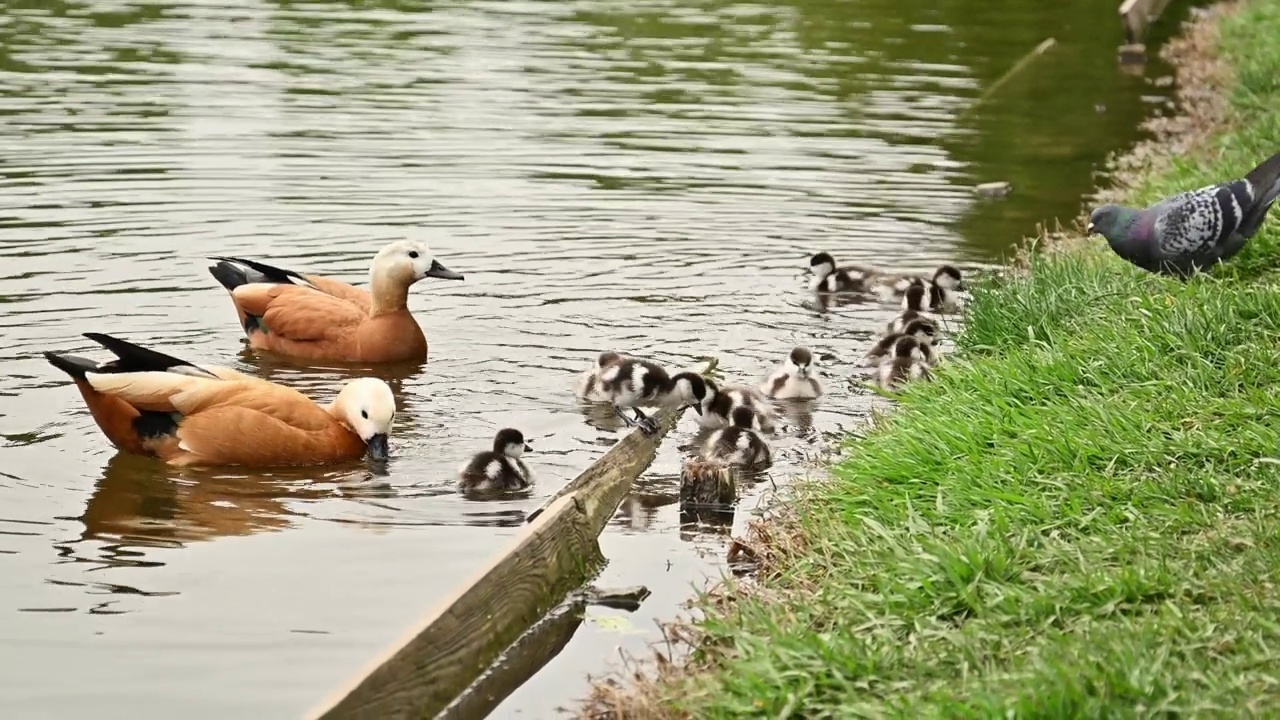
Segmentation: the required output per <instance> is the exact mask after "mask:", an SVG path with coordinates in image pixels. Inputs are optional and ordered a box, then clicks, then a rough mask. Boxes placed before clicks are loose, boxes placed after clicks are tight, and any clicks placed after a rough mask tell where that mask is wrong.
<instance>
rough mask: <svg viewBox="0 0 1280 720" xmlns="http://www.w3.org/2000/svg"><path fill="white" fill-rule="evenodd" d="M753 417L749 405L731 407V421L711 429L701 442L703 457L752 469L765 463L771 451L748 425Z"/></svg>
mask: <svg viewBox="0 0 1280 720" xmlns="http://www.w3.org/2000/svg"><path fill="white" fill-rule="evenodd" d="M754 420H755V413H753V412H752V411H751V408H749V407H747V406H745V405H744V406H740V407H737V408H734V410H733V416H732V418H731V422H732V424H731V425H729V427H726V428H721V429H719V430H716V431H715V432H713V433H711V435H710V436H709V437H708V438H707V441H706V444H705V445H703V450H702V454H703V457H705V458H706V459H708V460H719V461H721V462H726V463H729V464H731V465H738V466H741V467H746V468H752V469H759V468H763V467H767V466H768V465H769V464H770V463H771V461H772V453H771V452H770V450H769V443H767V442H765V439H764V438H763V437H761V436H760V433H758V432H756V431H755V430H754V429H753V428H752V427H751V424H752V422H754Z"/></svg>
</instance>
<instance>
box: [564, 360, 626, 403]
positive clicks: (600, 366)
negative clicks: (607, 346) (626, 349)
mask: <svg viewBox="0 0 1280 720" xmlns="http://www.w3.org/2000/svg"><path fill="white" fill-rule="evenodd" d="M624 357H627V355H626V354H624V353H620V352H615V351H613V350H606V351H604V352H602V353H600V356H599V357H598V358H596V364H595V365H593V366H592V367H589V368H587V369H586V370H583V371H582V374H581V375H579V376H578V386H577V387H576V388H575V389H574V394H575V395H577V396H578V398H579V399H580V400H588V401H593V402H605V401H607V400H608V398H606V397H603V396H602V395H601V393H600V373H601V372H603V371H604V369H605V368H607V367H609V366H610V365H612V364H614V363H615V362H618V361H619V360H621V359H622V358H624Z"/></svg>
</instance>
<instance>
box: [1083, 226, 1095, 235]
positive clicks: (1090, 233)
mask: <svg viewBox="0 0 1280 720" xmlns="http://www.w3.org/2000/svg"><path fill="white" fill-rule="evenodd" d="M1084 231H1085V233H1086V234H1089V235H1092V234H1093V223H1089V226H1088V227H1086V228H1085V229H1084Z"/></svg>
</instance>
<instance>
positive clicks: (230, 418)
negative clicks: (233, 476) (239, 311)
mask: <svg viewBox="0 0 1280 720" xmlns="http://www.w3.org/2000/svg"><path fill="white" fill-rule="evenodd" d="M85 337H87V338H89V339H90V340H93V341H94V342H96V343H98V344H99V345H102V346H103V347H105V348H106V349H107V350H110V351H111V353H112V354H114V355H115V356H116V358H115V359H114V360H110V361H108V362H105V363H96V362H94V361H92V360H87V359H85V358H82V357H77V356H75V355H59V354H56V353H51V352H46V353H45V358H47V359H48V360H49V362H50V363H52V364H53V366H54V367H56V368H58V369H59V370H62V371H63V372H65V373H67V374H68V375H70V376H71V378H72V379H73V380H75V383H76V387H77V388H79V389H80V394H81V395H82V396H83V397H84V401H85V404H86V405H88V406H89V412H90V414H92V415H93V419H94V422H96V423H97V424H98V428H99V429H101V430H102V432H103V434H104V435H106V436H107V439H108V440H110V441H111V444H112V445H115V446H116V448H118V449H120V450H124V451H125V452H130V453H134V454H137V455H149V456H152V457H158V458H160V459H161V460H164V461H165V462H167V463H169V464H170V465H178V466H187V465H202V466H221V465H239V466H245V467H274V466H285V465H326V464H330V463H340V462H346V461H351V460H358V459H359V458H360V457H361V456H363V455H364V454H365V453H366V452H367V453H368V454H369V456H370V458H372V459H375V460H385V459H386V458H387V450H388V448H387V436H388V435H389V434H390V432H391V424H392V422H393V421H394V419H395V412H396V406H395V398H394V397H393V396H392V394H391V388H390V387H389V386H388V385H387V384H386V383H385V382H383V381H382V380H379V379H377V378H360V379H357V380H352V381H351V382H348V383H347V384H346V385H345V386H344V387H343V388H342V391H341V392H339V393H338V397H337V398H335V399H334V401H333V402H332V403H330V404H328V405H318V404H316V402H315V401H314V400H312V399H311V398H308V397H307V396H306V395H303V394H302V393H300V392H297V391H296V390H291V389H289V388H287V387H284V386H282V385H277V384H275V383H272V382H267V381H266V380H262V379H260V378H256V377H252V376H249V375H245V374H243V373H239V372H236V371H235V370H232V369H230V368H224V367H217V366H212V365H194V364H192V363H189V362H186V361H185V360H179V359H178V358H175V357H170V356H169V355H165V354H164V353H160V352H156V351H155V350H149V349H147V348H144V347H140V346H138V345H134V344H133V343H130V342H126V341H124V340H120V339H118V338H114V337H111V336H110V335H103V334H100V333H85Z"/></svg>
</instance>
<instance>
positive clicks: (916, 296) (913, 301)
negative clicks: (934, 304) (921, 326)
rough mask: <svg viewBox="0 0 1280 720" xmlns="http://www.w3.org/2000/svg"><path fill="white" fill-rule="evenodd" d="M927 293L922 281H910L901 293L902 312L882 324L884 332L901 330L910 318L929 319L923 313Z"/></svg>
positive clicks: (887, 333)
mask: <svg viewBox="0 0 1280 720" xmlns="http://www.w3.org/2000/svg"><path fill="white" fill-rule="evenodd" d="M927 293H928V288H926V287H925V284H924V282H923V281H922V282H917V283H912V284H911V285H910V286H908V287H907V290H906V292H904V293H903V294H902V307H903V308H904V309H903V311H902V314H901V315H899V316H898V317H896V318H894V319H892V320H890V321H889V323H888V324H887V325H885V326H884V332H885V334H886V335H893V334H895V333H900V332H902V329H903V328H904V327H906V325H907V323H909V322H911V321H912V320H918V319H921V318H923V319H925V320H929V319H930V318H929V316H928V315H925V314H924V303H925V297H926V295H927Z"/></svg>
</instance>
